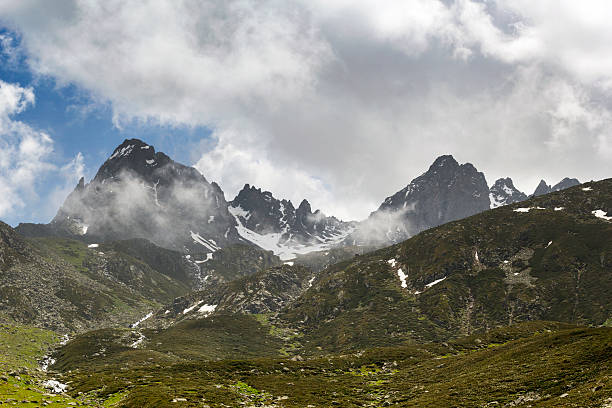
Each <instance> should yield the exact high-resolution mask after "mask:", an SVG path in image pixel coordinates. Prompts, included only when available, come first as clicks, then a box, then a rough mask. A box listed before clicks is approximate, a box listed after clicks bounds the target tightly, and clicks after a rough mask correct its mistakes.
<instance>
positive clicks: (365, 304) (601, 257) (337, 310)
mask: <svg viewBox="0 0 612 408" xmlns="http://www.w3.org/2000/svg"><path fill="white" fill-rule="evenodd" d="M611 271H612V179H608V180H603V181H600V182H595V183H587V184H584V185H582V186H577V187H572V188H570V189H566V190H563V191H560V192H556V193H551V194H548V195H545V196H541V197H537V198H533V199H529V200H527V201H524V202H521V203H517V204H512V205H508V206H503V207H500V208H497V209H494V210H491V211H486V212H484V213H481V214H478V215H475V216H472V217H469V218H466V219H463V220H460V221H456V222H451V223H448V224H445V225H442V226H440V227H437V228H433V229H430V230H427V231H424V232H422V233H420V234H418V235H416V236H415V237H413V238H411V239H409V240H407V241H405V242H402V243H401V244H397V245H394V246H391V247H389V248H385V249H382V250H379V251H376V252H373V253H371V254H366V255H363V256H357V257H355V258H354V259H352V260H350V261H345V262H343V263H340V264H336V265H334V266H332V267H330V268H328V269H326V270H324V271H323V272H321V274H320V275H319V276H318V277H317V279H316V280H315V281H314V284H313V287H312V288H311V289H310V290H308V291H307V292H306V293H305V294H304V295H303V296H301V297H300V298H299V299H297V300H296V301H295V302H293V303H292V304H291V306H290V307H289V308H287V309H286V310H285V311H284V313H283V315H284V319H286V320H287V321H290V322H293V323H294V324H297V325H298V326H300V327H301V329H302V330H304V331H305V332H306V333H308V334H307V335H306V337H305V339H306V340H308V343H307V344H308V345H309V347H310V348H311V350H312V349H313V348H314V347H316V346H318V347H321V348H322V349H324V350H328V351H339V350H346V349H347V348H362V347H368V346H373V345H393V344H400V343H402V342H405V341H413V340H417V341H427V340H442V339H447V338H449V337H452V336H455V335H456V334H457V333H464V334H469V333H472V332H473V331H474V330H477V329H482V328H490V327H496V326H503V325H509V324H513V323H515V322H518V321H524V320H537V319H546V320H557V321H564V322H569V323H576V324H592V325H600V324H604V323H606V322H607V324H609V323H610V322H612V306H611V305H612V303H611V302H610V288H612V274H611Z"/></svg>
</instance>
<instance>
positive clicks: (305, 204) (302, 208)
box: [298, 199, 312, 214]
mask: <svg viewBox="0 0 612 408" xmlns="http://www.w3.org/2000/svg"><path fill="white" fill-rule="evenodd" d="M298 211H299V212H305V213H307V214H310V213H312V208H310V203H309V202H308V200H306V199H303V200H302V202H301V203H300V205H299V207H298Z"/></svg>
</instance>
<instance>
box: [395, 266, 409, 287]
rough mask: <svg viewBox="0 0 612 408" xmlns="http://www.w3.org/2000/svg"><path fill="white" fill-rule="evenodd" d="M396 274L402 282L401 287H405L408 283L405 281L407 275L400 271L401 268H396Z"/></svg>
mask: <svg viewBox="0 0 612 408" xmlns="http://www.w3.org/2000/svg"><path fill="white" fill-rule="evenodd" d="M397 276H399V279H400V282H401V283H402V288H407V287H408V284H407V283H406V278H407V277H408V276H406V274H405V273H404V271H402V268H399V269H398V270H397Z"/></svg>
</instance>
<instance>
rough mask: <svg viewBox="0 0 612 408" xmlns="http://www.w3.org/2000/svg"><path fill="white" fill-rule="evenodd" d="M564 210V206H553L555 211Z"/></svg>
mask: <svg viewBox="0 0 612 408" xmlns="http://www.w3.org/2000/svg"><path fill="white" fill-rule="evenodd" d="M561 210H565V207H555V211H561Z"/></svg>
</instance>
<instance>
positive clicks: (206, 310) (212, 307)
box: [198, 304, 217, 316]
mask: <svg viewBox="0 0 612 408" xmlns="http://www.w3.org/2000/svg"><path fill="white" fill-rule="evenodd" d="M216 308H217V305H208V304H205V305H203V306H202V307H201V308H199V309H198V313H203V314H205V315H206V316H208V315H209V314H211V313H212V312H214V311H215V309H216Z"/></svg>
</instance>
